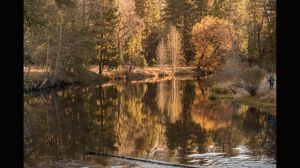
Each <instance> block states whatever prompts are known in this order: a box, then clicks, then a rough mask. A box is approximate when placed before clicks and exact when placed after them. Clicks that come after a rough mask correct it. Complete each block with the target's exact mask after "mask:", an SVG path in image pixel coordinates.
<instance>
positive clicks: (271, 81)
mask: <svg viewBox="0 0 300 168" xmlns="http://www.w3.org/2000/svg"><path fill="white" fill-rule="evenodd" d="M268 82H269V86H270V87H269V88H270V89H273V86H274V82H275V78H274V77H273V76H270V77H269V79H268Z"/></svg>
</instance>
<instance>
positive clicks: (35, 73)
mask: <svg viewBox="0 0 300 168" xmlns="http://www.w3.org/2000/svg"><path fill="white" fill-rule="evenodd" d="M97 71H98V69H97V68H96V67H92V68H90V69H89V70H87V71H85V72H84V73H85V74H84V75H74V74H72V75H70V76H68V77H65V78H63V79H60V80H58V81H57V82H56V83H55V85H51V84H50V80H48V79H46V78H47V77H46V72H45V71H44V70H43V69H42V68H31V72H30V74H29V77H28V78H27V79H25V76H26V74H27V68H26V67H24V72H23V73H24V90H25V91H41V90H44V89H50V88H63V87H65V86H69V85H73V84H80V85H82V84H88V83H92V82H100V83H107V82H112V81H133V82H134V81H142V80H148V81H161V80H166V79H172V77H174V76H175V77H179V78H181V77H187V78H189V77H192V78H195V77H200V78H207V77H208V76H209V75H211V74H213V71H210V70H200V71H198V70H197V68H196V67H178V68H177V70H176V73H175V74H174V75H173V73H172V71H171V67H163V68H162V69H160V68H159V67H145V68H136V69H134V70H133V71H131V72H128V71H126V70H125V69H116V70H112V71H107V70H105V71H104V72H103V74H102V75H101V76H99V75H98V74H97V73H96V72H97ZM79 76H84V78H79ZM43 83H44V84H43ZM45 83H46V84H45ZM42 85H43V86H42ZM41 86H42V87H41Z"/></svg>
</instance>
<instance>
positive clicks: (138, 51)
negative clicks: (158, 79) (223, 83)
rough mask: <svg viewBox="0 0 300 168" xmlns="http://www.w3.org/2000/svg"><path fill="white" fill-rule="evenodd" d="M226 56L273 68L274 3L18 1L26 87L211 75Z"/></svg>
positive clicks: (252, 0)
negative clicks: (22, 5) (21, 8)
mask: <svg viewBox="0 0 300 168" xmlns="http://www.w3.org/2000/svg"><path fill="white" fill-rule="evenodd" d="M232 59H233V60H238V62H242V63H243V64H246V65H247V66H250V67H252V66H258V67H259V69H263V70H265V71H268V72H274V71H275V69H276V1H275V0H42V1H40V0H24V80H25V84H28V86H29V85H32V84H34V86H31V87H36V88H43V87H52V86H55V85H57V84H59V83H61V82H65V83H74V82H82V81H89V80H95V79H100V80H104V79H106V78H109V79H111V78H113V79H117V78H126V79H128V78H130V76H131V77H132V78H134V77H135V76H140V75H142V76H147V75H150V76H151V75H153V73H155V74H154V75H156V76H157V75H158V76H164V75H171V76H172V75H177V74H185V73H190V71H192V73H202V74H204V73H205V72H208V73H214V72H218V71H219V70H220V68H222V67H223V66H224V65H225V64H226V61H228V60H232ZM235 66H236V67H237V66H238V64H234V65H233V66H231V68H232V69H234V68H235ZM146 72H149V73H146ZM112 76H113V77H112ZM26 86H27V85H26Z"/></svg>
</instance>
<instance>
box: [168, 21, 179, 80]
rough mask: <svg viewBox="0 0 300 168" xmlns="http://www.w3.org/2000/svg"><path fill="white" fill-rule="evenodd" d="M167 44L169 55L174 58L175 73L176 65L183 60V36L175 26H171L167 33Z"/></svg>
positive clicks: (174, 70) (173, 68)
mask: <svg viewBox="0 0 300 168" xmlns="http://www.w3.org/2000/svg"><path fill="white" fill-rule="evenodd" d="M167 46H168V53H169V57H170V58H171V60H172V72H173V74H175V73H176V67H177V65H178V64H179V63H180V61H181V60H182V47H181V46H182V45H181V36H180V34H179V32H178V31H177V30H176V27H175V26H171V27H170V32H169V34H168V35H167Z"/></svg>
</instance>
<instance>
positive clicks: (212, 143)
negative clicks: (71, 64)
mask: <svg viewBox="0 0 300 168" xmlns="http://www.w3.org/2000/svg"><path fill="white" fill-rule="evenodd" d="M209 94H210V86H209V85H206V84H205V82H203V81H200V80H196V79H194V80H179V79H176V80H175V79H173V80H168V81H161V82H142V81H141V82H121V83H115V84H102V85H101V84H91V85H88V86H72V87H69V88H67V89H61V90H48V91H44V92H36V93H26V94H25V102H24V124H25V125H24V136H25V137H24V140H25V147H24V150H25V151H24V152H25V153H24V164H25V167H26V166H27V167H31V166H32V167H39V166H41V165H42V167H46V166H55V164H58V163H59V162H66V161H68V160H69V161H72V163H73V164H75V163H76V162H77V161H78V162H79V163H86V164H88V165H94V166H95V165H97V166H99V167H101V166H105V165H106V166H117V165H126V166H127V167H128V165H129V166H130V165H131V164H137V165H139V166H141V167H153V165H147V164H142V163H131V162H126V161H124V160H118V159H114V158H108V157H107V158H106V157H99V156H84V154H85V153H86V152H87V151H89V150H91V151H97V152H101V153H110V154H117V155H122V156H133V157H139V158H148V159H155V160H159V161H167V162H172V163H181V164H188V165H202V166H208V165H216V166H221V167H226V166H229V167H230V166H235V165H236V166H237V167H240V166H241V165H243V166H247V165H248V166H249V165H252V166H254V167H255V166H257V167H263V166H265V167H275V166H276V116H274V115H271V114H270V113H268V112H265V111H260V110H257V109H255V108H252V107H248V106H244V105H241V104H235V103H232V102H231V101H229V100H214V101H211V100H209V98H208V97H209ZM70 163H71V162H68V163H67V162H66V164H69V167H72V164H70ZM79 163H78V164H77V166H78V165H79ZM61 164H64V163H61ZM75 165H76V164H75ZM97 166H96V167H97ZM73 167H76V166H73Z"/></svg>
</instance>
